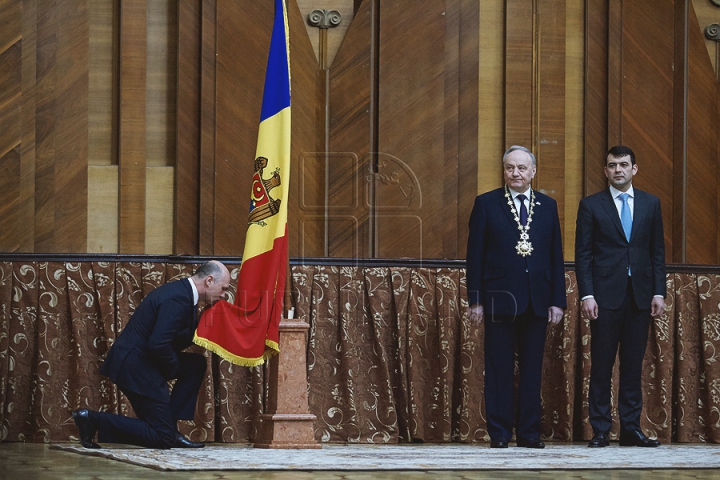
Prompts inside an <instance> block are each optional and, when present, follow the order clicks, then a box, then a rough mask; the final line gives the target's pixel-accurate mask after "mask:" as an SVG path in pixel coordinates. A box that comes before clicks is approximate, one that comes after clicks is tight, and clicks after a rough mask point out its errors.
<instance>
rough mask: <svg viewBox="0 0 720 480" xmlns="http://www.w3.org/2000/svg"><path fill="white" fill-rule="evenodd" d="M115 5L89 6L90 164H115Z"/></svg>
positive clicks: (116, 37) (97, 4) (116, 11)
mask: <svg viewBox="0 0 720 480" xmlns="http://www.w3.org/2000/svg"><path fill="white" fill-rule="evenodd" d="M117 7H118V5H117V0H115V1H110V2H90V3H89V6H88V9H89V13H88V15H89V21H90V26H89V49H90V52H89V55H90V56H89V74H88V164H89V165H117V114H118V111H117V109H118V106H117V95H118V88H117V87H118V85H117V81H116V80H117V69H118V68H117V62H118V58H117V53H118V52H117V49H118V45H117V39H118V35H117V33H118V32H117V30H118V28H117V27H118V18H117V14H118V8H117ZM91 207H92V206H91Z"/></svg>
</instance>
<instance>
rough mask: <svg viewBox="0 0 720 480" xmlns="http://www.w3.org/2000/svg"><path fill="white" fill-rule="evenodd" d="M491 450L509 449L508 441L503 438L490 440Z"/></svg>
mask: <svg viewBox="0 0 720 480" xmlns="http://www.w3.org/2000/svg"><path fill="white" fill-rule="evenodd" d="M490 448H508V441H507V440H505V439H504V438H502V437H501V438H496V439H493V440H490Z"/></svg>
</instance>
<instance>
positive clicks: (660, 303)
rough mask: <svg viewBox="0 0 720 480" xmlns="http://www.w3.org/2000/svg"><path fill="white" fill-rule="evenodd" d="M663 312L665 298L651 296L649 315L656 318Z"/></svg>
mask: <svg viewBox="0 0 720 480" xmlns="http://www.w3.org/2000/svg"><path fill="white" fill-rule="evenodd" d="M663 313H665V299H664V298H662V297H653V299H652V303H651V304H650V315H652V317H653V318H658V317H660V316H662V314H663Z"/></svg>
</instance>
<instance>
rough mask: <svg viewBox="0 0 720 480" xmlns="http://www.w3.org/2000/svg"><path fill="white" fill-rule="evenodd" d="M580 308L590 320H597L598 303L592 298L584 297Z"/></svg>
mask: <svg viewBox="0 0 720 480" xmlns="http://www.w3.org/2000/svg"><path fill="white" fill-rule="evenodd" d="M580 309H581V310H582V312H583V313H584V314H585V316H586V317H587V318H589V319H590V320H597V317H598V305H597V302H596V301H595V299H594V298H586V299H585V300H583V301H582V305H581V306H580Z"/></svg>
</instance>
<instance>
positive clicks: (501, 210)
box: [467, 146, 566, 448]
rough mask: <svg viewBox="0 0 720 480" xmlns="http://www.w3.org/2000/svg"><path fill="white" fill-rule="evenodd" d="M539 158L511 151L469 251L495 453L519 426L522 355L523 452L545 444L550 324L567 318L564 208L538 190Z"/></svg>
mask: <svg viewBox="0 0 720 480" xmlns="http://www.w3.org/2000/svg"><path fill="white" fill-rule="evenodd" d="M536 167H537V165H536V160H535V156H534V155H533V154H532V152H531V151H530V150H528V149H527V148H525V147H519V146H513V147H510V148H509V149H508V150H507V151H506V152H505V155H504V156H503V171H504V177H505V186H504V187H503V188H499V189H497V190H493V191H491V192H488V193H485V194H483V195H480V196H478V197H477V198H476V199H475V206H474V207H473V211H472V214H471V216H470V235H469V237H468V248H467V289H468V297H469V298H468V300H469V309H468V317H469V318H470V320H472V321H477V322H482V321H483V320H484V323H485V410H486V413H487V428H488V433H489V434H490V440H491V443H490V446H491V447H493V448H507V446H508V441H509V440H510V439H511V438H512V434H513V426H514V424H515V409H514V408H513V387H514V371H515V348H516V345H517V353H518V360H519V367H520V383H519V386H518V405H517V407H518V408H517V417H518V418H517V425H516V434H517V445H518V446H519V447H529V448H544V447H545V444H544V443H543V442H542V441H541V439H540V427H541V424H540V417H541V413H542V412H541V405H540V377H541V375H542V361H543V352H544V349H545V332H546V329H547V322H548V320H549V321H550V322H552V323H558V322H560V320H561V319H562V317H563V311H562V309H563V308H565V306H566V301H565V271H564V265H563V252H562V236H561V233H560V220H559V218H558V211H557V203H556V202H555V200H553V199H552V198H550V197H548V196H547V195H543V194H542V193H540V192H537V191H535V190H533V189H531V188H530V182H531V181H532V179H533V177H534V176H535V172H536Z"/></svg>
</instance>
